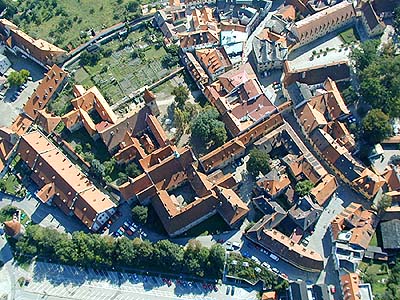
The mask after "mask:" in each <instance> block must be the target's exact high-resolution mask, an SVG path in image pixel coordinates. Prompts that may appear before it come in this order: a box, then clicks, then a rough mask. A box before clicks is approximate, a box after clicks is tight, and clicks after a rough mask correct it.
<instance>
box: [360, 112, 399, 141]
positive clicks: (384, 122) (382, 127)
mask: <svg viewBox="0 0 400 300" xmlns="http://www.w3.org/2000/svg"><path fill="white" fill-rule="evenodd" d="M362 129H363V137H364V139H365V140H366V141H367V142H368V143H370V144H376V143H380V142H381V141H383V140H384V139H386V138H388V137H389V136H390V135H391V134H392V125H391V124H390V122H389V116H387V115H386V114H385V113H383V112H382V111H381V110H380V109H372V110H370V111H369V112H368V114H367V115H366V116H365V118H364V119H363V121H362Z"/></svg>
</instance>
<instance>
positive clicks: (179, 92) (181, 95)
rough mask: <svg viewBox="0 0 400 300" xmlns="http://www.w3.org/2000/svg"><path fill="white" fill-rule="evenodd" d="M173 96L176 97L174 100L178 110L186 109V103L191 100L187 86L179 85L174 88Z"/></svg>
mask: <svg viewBox="0 0 400 300" xmlns="http://www.w3.org/2000/svg"><path fill="white" fill-rule="evenodd" d="M172 95H174V96H175V99H174V100H175V102H176V104H177V106H178V108H179V109H183V108H184V107H185V102H186V101H187V100H188V99H189V90H188V89H187V88H186V87H185V86H183V85H179V86H176V87H174V89H173V90H172Z"/></svg>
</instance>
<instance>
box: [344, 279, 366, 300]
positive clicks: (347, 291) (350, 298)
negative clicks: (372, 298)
mask: <svg viewBox="0 0 400 300" xmlns="http://www.w3.org/2000/svg"><path fill="white" fill-rule="evenodd" d="M359 284H360V277H359V276H358V274H356V273H346V274H343V275H342V276H340V285H341V287H342V291H343V300H362V298H361V293H360V288H359V286H358V285H359Z"/></svg>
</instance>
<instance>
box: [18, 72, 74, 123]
mask: <svg viewBox="0 0 400 300" xmlns="http://www.w3.org/2000/svg"><path fill="white" fill-rule="evenodd" d="M67 75H68V73H67V72H65V71H64V70H62V69H61V68H60V67H58V66H57V65H53V66H52V67H51V69H50V70H49V71H47V73H46V74H44V77H43V79H42V81H41V82H40V84H39V85H38V87H37V88H36V90H35V91H34V92H33V94H32V96H31V97H30V98H29V99H28V101H27V102H26V103H25V106H24V112H25V114H26V115H27V116H29V117H30V118H31V119H32V120H35V119H36V116H37V111H38V110H42V109H44V108H45V107H46V105H47V103H48V102H49V101H50V100H51V98H52V97H53V95H54V93H55V92H56V91H57V90H58V88H59V87H60V85H61V84H62V83H63V81H64V79H65V77H66V76H67Z"/></svg>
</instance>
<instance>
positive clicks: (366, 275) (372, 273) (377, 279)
mask: <svg viewBox="0 0 400 300" xmlns="http://www.w3.org/2000/svg"><path fill="white" fill-rule="evenodd" d="M359 269H360V271H361V272H362V277H363V280H364V281H366V282H369V283H371V286H372V291H373V293H374V295H375V296H377V295H380V294H383V293H384V292H385V290H386V281H387V279H388V277H389V271H388V270H389V268H388V266H387V264H385V263H381V264H376V263H373V264H368V263H365V262H362V263H361V264H360V267H359Z"/></svg>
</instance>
